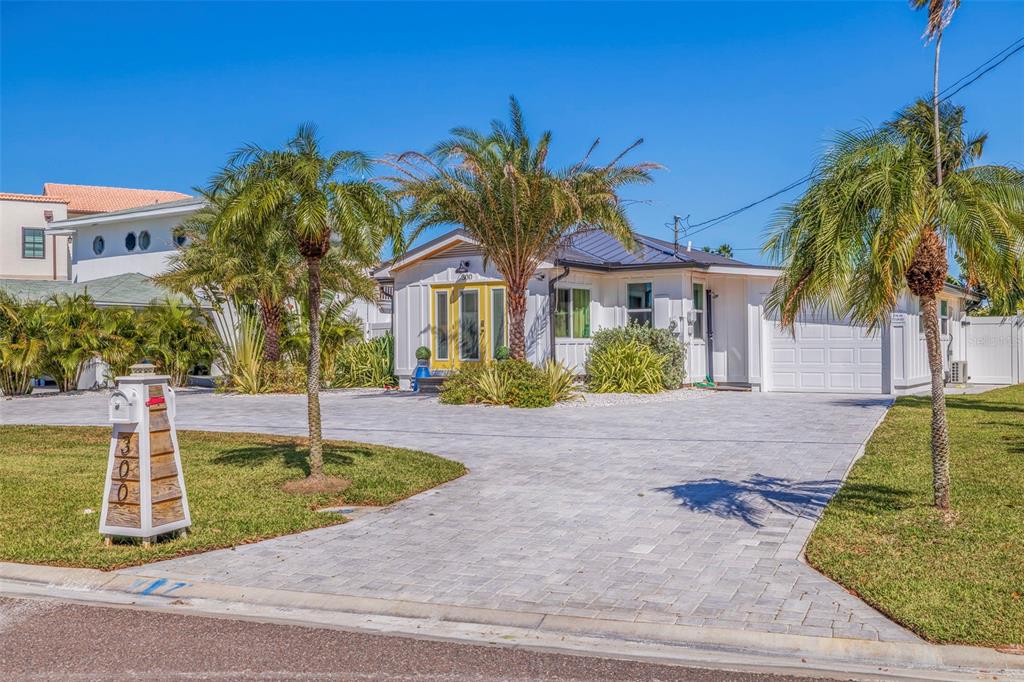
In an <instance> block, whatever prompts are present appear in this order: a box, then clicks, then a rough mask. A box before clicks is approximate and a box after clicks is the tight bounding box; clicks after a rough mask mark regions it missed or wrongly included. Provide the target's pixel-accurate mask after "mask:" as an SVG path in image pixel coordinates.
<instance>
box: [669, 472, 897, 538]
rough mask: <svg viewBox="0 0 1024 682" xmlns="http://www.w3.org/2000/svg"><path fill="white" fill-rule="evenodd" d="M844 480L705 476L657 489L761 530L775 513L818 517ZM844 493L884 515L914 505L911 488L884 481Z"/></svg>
mask: <svg viewBox="0 0 1024 682" xmlns="http://www.w3.org/2000/svg"><path fill="white" fill-rule="evenodd" d="M842 483H843V482H842V481H841V480H839V479H824V480H817V481H794V480H793V479H790V478H781V477H778V476H765V475H764V474H754V475H753V476H751V477H750V478H747V479H744V480H742V481H728V480H726V479H724V478H702V479H700V480H698V481H688V482H686V483H680V484H678V485H672V486H666V487H664V488H655V491H656V492H661V493H670V494H671V495H672V497H673V498H675V499H676V500H678V502H679V504H680V505H681V506H682V507H684V508H685V509H689V510H691V511H694V512H700V513H702V514H711V515H713V516H717V517H719V518H723V519H737V520H740V521H743V522H744V523H746V524H748V525H750V526H753V527H754V528H761V527H762V526H764V524H765V522H766V521H767V519H768V516H769V514H771V513H772V512H781V513H783V514H786V515H788V516H793V517H796V518H808V519H817V518H818V517H819V516H821V512H822V510H823V509H824V508H825V505H826V504H828V501H829V500H831V499H832V496H833V495H835V493H836V491H838V490H839V487H840V486H841V485H842ZM843 495H844V496H848V497H850V498H851V500H850V501H851V503H853V504H855V505H856V506H858V507H863V508H864V509H865V511H866V512H867V513H881V512H882V511H884V510H892V509H899V508H904V507H907V506H912V505H914V504H915V502H914V500H913V499H912V497H911V495H910V491H907V490H899V489H896V488H891V487H889V486H884V485H874V484H865V483H847V484H846V486H845V487H844V488H843Z"/></svg>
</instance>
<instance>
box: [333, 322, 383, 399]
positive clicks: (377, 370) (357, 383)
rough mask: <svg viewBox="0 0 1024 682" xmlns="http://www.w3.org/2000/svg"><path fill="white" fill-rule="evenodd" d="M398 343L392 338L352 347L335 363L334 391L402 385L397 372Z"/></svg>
mask: <svg viewBox="0 0 1024 682" xmlns="http://www.w3.org/2000/svg"><path fill="white" fill-rule="evenodd" d="M394 350H395V340H394V337H392V336H391V335H390V334H385V335H384V336H379V337H377V338H375V339H368V340H366V341H359V342H357V343H348V344H345V345H343V346H340V347H339V348H338V352H337V355H336V356H335V359H334V376H333V377H332V380H331V384H330V385H331V387H332V388H383V387H385V386H394V385H395V384H396V383H398V380H397V379H396V378H395V371H394Z"/></svg>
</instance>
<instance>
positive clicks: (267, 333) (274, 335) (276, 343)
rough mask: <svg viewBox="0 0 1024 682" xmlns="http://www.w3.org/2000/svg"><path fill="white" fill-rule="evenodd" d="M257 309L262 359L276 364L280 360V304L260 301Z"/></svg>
mask: <svg viewBox="0 0 1024 682" xmlns="http://www.w3.org/2000/svg"><path fill="white" fill-rule="evenodd" d="M258 307H259V311H260V319H261V320H262V321H263V359H264V360H266V361H267V362H277V361H278V360H280V359H281V317H282V310H281V304H280V303H277V302H274V301H260V304H259V306H258Z"/></svg>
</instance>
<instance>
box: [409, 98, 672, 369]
mask: <svg viewBox="0 0 1024 682" xmlns="http://www.w3.org/2000/svg"><path fill="white" fill-rule="evenodd" d="M451 134H452V137H451V138H450V139H447V140H445V141H443V142H441V143H439V144H438V145H436V146H435V147H434V148H433V149H432V150H431V151H430V152H429V153H427V154H421V153H418V152H406V153H405V154H402V155H400V156H398V157H394V158H391V159H390V160H389V164H390V165H391V166H392V167H393V168H394V169H396V170H397V172H398V173H397V176H396V177H392V178H390V180H391V181H392V182H393V183H394V185H395V187H396V190H395V195H396V196H397V197H399V198H400V199H402V200H406V201H408V202H409V206H408V211H409V218H410V220H411V221H412V222H413V223H414V224H415V225H416V228H417V231H419V230H423V229H426V228H430V227H434V226H438V225H452V224H455V225H461V226H462V227H463V228H465V229H466V231H467V232H468V233H469V234H470V235H471V236H472V237H473V238H474V239H475V240H476V241H477V242H479V244H480V248H481V250H482V251H483V254H484V257H485V259H486V260H487V261H488V262H491V263H494V266H495V267H496V268H497V269H498V271H499V272H500V273H501V274H502V276H503V277H504V278H505V281H506V283H507V285H508V312H509V345H510V350H511V355H512V357H514V358H523V357H525V355H526V330H525V320H526V290H527V286H528V285H529V282H530V279H531V278H532V277H533V276H534V274H535V273H536V271H537V267H538V265H540V263H541V262H542V261H543V260H544V259H545V258H547V257H549V256H551V254H552V253H553V252H554V251H555V249H556V248H557V247H558V246H559V245H561V244H563V243H565V242H566V241H567V240H569V239H571V238H572V236H573V235H575V234H577V233H580V232H583V231H587V230H603V231H605V232H607V233H609V234H611V235H613V236H615V237H616V238H617V239H618V240H619V241H621V242H622V243H623V244H625V245H627V246H630V247H632V246H633V245H634V244H635V241H634V235H633V228H632V226H631V224H630V222H629V218H628V217H627V216H626V212H625V207H624V204H623V201H622V200H621V199H620V198H619V196H618V194H617V192H618V190H619V189H620V188H622V187H623V186H626V185H631V184H635V183H647V182H650V180H651V178H650V174H649V173H650V171H651V170H652V169H654V168H656V167H657V166H656V165H655V164H651V163H639V164H633V165H620V164H619V161H620V160H621V159H622V157H623V156H624V155H625V154H626V153H627V152H629V151H630V150H632V149H633V148H635V147H636V146H638V145H639V144H640V143H641V142H642V140H638V141H637V142H636V143H634V144H633V145H631V146H630V147H628V148H627V149H626V150H625V151H623V152H622V153H621V154H619V155H618V156H616V157H615V158H614V159H612V160H611V161H610V162H609V163H607V164H605V165H593V164H592V163H591V162H590V155H591V153H592V152H593V151H594V149H595V148H596V147H597V142H596V141H595V142H594V143H593V144H592V145H591V147H590V150H589V151H588V152H587V154H586V155H585V156H584V157H583V159H582V160H581V161H579V162H578V163H576V164H575V165H573V166H570V167H568V168H564V169H553V168H551V167H550V166H549V165H548V151H549V149H550V146H551V132H550V131H547V132H545V133H543V134H542V135H541V136H540V137H539V138H538V139H536V140H533V139H531V138H530V137H529V135H527V132H526V128H525V126H524V124H523V112H522V109H521V108H520V106H519V102H518V101H516V99H515V97H512V98H510V103H509V122H508V123H507V124H506V123H505V122H503V121H497V120H496V121H493V122H492V123H491V130H490V132H489V133H487V134H485V133H481V132H478V131H476V130H473V129H470V128H455V129H453V130H452V131H451Z"/></svg>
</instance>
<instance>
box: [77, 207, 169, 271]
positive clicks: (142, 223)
mask: <svg viewBox="0 0 1024 682" xmlns="http://www.w3.org/2000/svg"><path fill="white" fill-rule="evenodd" d="M186 217H187V216H181V215H163V216H150V217H146V216H140V217H136V218H134V219H129V220H119V221H116V222H101V223H98V224H95V225H82V226H79V227H78V234H77V237H76V238H75V240H74V245H73V249H72V252H73V261H72V266H71V269H72V279H73V280H74V281H76V282H87V281H89V280H93V279H99V278H101V277H110V276H112V275H121V274H124V273H130V272H137V273H140V274H142V275H146V276H147V277H152V276H153V275H158V274H160V273H161V272H163V271H164V270H166V268H167V261H168V259H169V258H170V256H171V255H172V254H174V252H175V249H176V248H177V247H176V246H175V244H174V234H173V231H174V228H176V227H177V226H178V225H180V224H181V222H182V221H183V220H184V219H185V218H186ZM143 231H148V232H149V237H150V245H149V248H148V249H146V250H143V249H142V248H140V247H139V246H138V244H136V246H135V249H134V250H132V251H129V250H128V249H127V248H126V247H125V237H127V236H128V233H129V232H132V233H134V234H135V238H136V241H138V237H139V234H140V233H142V232H143ZM97 236H102V237H103V241H104V244H105V247H104V249H103V253H101V254H98V255H97V254H96V253H94V252H93V241H94V240H95V238H96V237H97Z"/></svg>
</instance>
